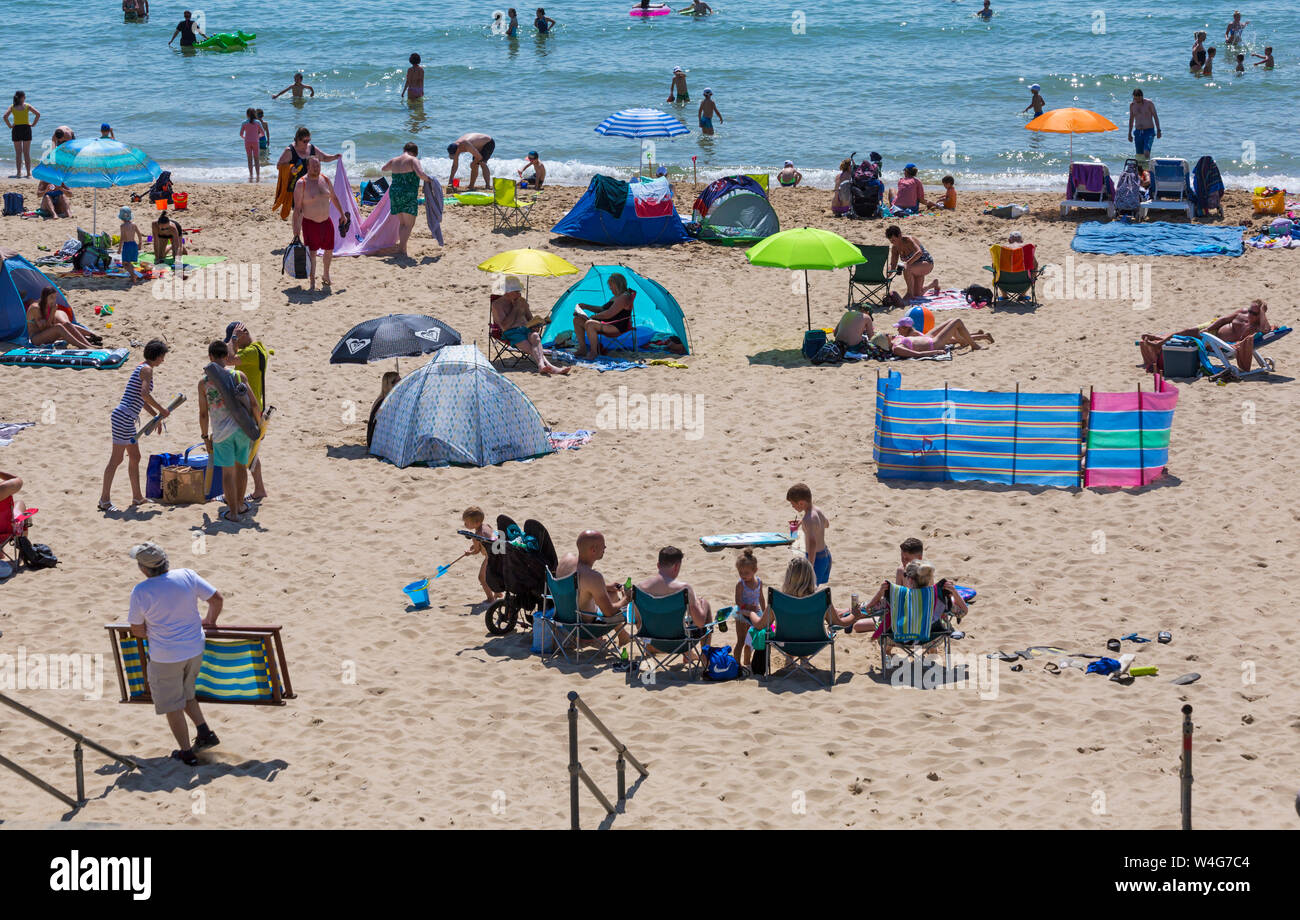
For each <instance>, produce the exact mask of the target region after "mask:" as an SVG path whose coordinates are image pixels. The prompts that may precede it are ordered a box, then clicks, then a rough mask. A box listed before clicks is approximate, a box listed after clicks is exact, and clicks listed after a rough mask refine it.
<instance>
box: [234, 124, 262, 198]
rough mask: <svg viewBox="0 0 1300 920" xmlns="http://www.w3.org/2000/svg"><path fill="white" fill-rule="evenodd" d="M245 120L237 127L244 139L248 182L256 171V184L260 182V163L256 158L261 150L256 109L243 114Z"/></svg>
mask: <svg viewBox="0 0 1300 920" xmlns="http://www.w3.org/2000/svg"><path fill="white" fill-rule="evenodd" d="M244 114H245V115H246V116H247V120H246V121H245V122H244V123H243V124H242V125H240V126H239V136H240V137H242V138H243V139H244V156H246V157H247V158H248V181H249V182H252V181H254V180H253V173H254V170H256V173H257V180H256V181H258V182H261V181H262V163H261V160H260V159H259V157H258V151H260V150H261V149H262V148H261V144H260V142H261V138H262V125H261V123H260V122H258V120H257V109H248V110H247V111H245V112H244Z"/></svg>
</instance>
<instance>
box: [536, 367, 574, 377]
mask: <svg viewBox="0 0 1300 920" xmlns="http://www.w3.org/2000/svg"><path fill="white" fill-rule="evenodd" d="M571 370H573V368H571V367H556V366H555V365H553V364H548V365H546V366H545V367H543V368H541V372H542V373H543V374H545V375H546V376H548V377H551V376H554V375H555V374H559V375H560V376H561V377H563V376H566V375H567V374H568V373H569V371H571Z"/></svg>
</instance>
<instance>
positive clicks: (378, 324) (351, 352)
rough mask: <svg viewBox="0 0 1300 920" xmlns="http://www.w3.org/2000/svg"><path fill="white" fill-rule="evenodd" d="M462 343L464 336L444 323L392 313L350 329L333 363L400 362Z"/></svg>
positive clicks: (335, 353)
mask: <svg viewBox="0 0 1300 920" xmlns="http://www.w3.org/2000/svg"><path fill="white" fill-rule="evenodd" d="M459 344H460V333H459V332H457V331H456V330H455V329H453V328H451V327H450V326H448V325H447V324H446V323H444V322H442V321H441V320H437V319H434V318H433V317H432V316H420V315H418V314H415V313H390V314H388V315H387V316H381V317H379V318H378V319H368V320H366V321H365V322H364V323H360V324H358V325H356V326H353V327H352V328H351V329H350V330H348V333H347V334H346V335H345V336H343V338H341V339H339V342H338V344H337V345H335V346H334V351H333V353H332V354H331V355H330V364H370V363H372V362H375V361H387V360H388V359H389V358H392V359H393V360H394V361H396V360H397V359H398V358H415V357H418V356H420V355H425V354H429V353H430V352H434V351H437V350H438V349H440V348H445V347H446V346H448V345H459ZM398 370H399V371H400V370H401V365H400V363H399V364H398Z"/></svg>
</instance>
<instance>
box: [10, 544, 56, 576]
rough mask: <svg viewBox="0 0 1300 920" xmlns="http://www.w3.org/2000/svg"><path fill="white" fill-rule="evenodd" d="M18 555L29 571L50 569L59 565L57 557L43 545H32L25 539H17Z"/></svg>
mask: <svg viewBox="0 0 1300 920" xmlns="http://www.w3.org/2000/svg"><path fill="white" fill-rule="evenodd" d="M16 542H17V544H18V555H19V556H21V557H22V560H23V564H24V565H25V566H27V567H28V568H29V569H52V568H54V567H55V566H56V565H58V564H59V557H58V556H56V555H54V551H53V550H52V549H50V548H49V547H48V546H46V545H45V544H44V543H33V542H32V541H31V540H29V539H27V537H19V538H18V539H17V541H16Z"/></svg>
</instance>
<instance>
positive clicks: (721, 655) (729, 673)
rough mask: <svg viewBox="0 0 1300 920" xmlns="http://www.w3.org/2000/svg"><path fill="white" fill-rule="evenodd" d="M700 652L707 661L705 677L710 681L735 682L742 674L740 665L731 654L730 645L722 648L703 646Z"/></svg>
mask: <svg viewBox="0 0 1300 920" xmlns="http://www.w3.org/2000/svg"><path fill="white" fill-rule="evenodd" d="M700 652H701V654H703V656H704V661H705V667H704V676H705V677H706V678H708V679H709V680H719V681H721V680H735V679H736V677H737V676H738V675H739V674H740V663H739V662H738V661H736V656H735V655H733V654H731V646H730V645H724V646H722V647H721V648H713V647H711V646H708V645H703V646H700Z"/></svg>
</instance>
